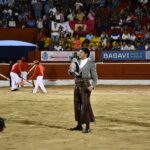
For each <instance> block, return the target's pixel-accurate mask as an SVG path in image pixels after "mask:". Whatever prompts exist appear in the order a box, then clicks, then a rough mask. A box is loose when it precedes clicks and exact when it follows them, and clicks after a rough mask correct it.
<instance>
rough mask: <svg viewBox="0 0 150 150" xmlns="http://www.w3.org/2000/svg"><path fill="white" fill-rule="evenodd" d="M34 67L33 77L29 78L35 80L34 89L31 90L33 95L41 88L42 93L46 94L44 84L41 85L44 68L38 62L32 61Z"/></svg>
mask: <svg viewBox="0 0 150 150" xmlns="http://www.w3.org/2000/svg"><path fill="white" fill-rule="evenodd" d="M34 65H35V68H34V72H33V75H32V76H31V78H30V79H32V80H33V79H36V82H35V87H34V89H33V93H34V94H35V93H36V92H37V90H38V88H39V87H40V88H41V90H42V91H43V93H47V90H46V88H45V87H44V84H43V76H44V71H45V68H44V66H43V65H41V64H40V62H39V61H38V60H35V61H34Z"/></svg>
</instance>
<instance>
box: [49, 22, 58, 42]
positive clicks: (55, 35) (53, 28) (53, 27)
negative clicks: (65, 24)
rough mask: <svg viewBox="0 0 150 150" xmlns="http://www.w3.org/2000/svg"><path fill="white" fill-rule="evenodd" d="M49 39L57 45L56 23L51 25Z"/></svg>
mask: <svg viewBox="0 0 150 150" xmlns="http://www.w3.org/2000/svg"><path fill="white" fill-rule="evenodd" d="M51 30H52V31H51V38H52V42H54V43H57V42H58V39H59V26H58V24H57V23H56V22H53V23H52V28H51Z"/></svg>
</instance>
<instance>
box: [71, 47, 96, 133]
mask: <svg viewBox="0 0 150 150" xmlns="http://www.w3.org/2000/svg"><path fill="white" fill-rule="evenodd" d="M89 55H90V50H89V49H88V48H81V50H80V54H79V57H80V60H79V61H78V63H76V65H72V63H73V62H72V63H71V66H70V68H69V72H70V74H71V75H72V74H73V75H74V76H75V88H74V111H75V120H76V121H77V126H76V127H74V128H71V129H70V130H71V131H77V130H79V131H80V130H81V131H82V130H83V133H89V132H90V131H91V130H90V122H95V118H94V114H93V110H92V107H91V104H90V95H91V92H92V90H93V89H94V88H95V86H96V84H97V72H96V66H95V63H94V62H92V61H91V60H89ZM75 62H76V61H75ZM72 66H73V68H71V67H72ZM75 66H76V69H74V67H75ZM73 72H74V73H73ZM90 80H92V83H90ZM83 124H85V125H86V126H85V129H83V128H82V125H83Z"/></svg>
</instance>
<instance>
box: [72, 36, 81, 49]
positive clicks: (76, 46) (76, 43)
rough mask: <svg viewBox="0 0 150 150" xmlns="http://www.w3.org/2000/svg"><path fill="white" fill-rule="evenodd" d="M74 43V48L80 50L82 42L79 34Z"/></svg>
mask: <svg viewBox="0 0 150 150" xmlns="http://www.w3.org/2000/svg"><path fill="white" fill-rule="evenodd" d="M72 43H73V49H74V50H80V48H81V45H82V43H81V41H80V38H79V36H76V37H75V39H74V40H73V41H72Z"/></svg>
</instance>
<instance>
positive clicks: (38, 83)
mask: <svg viewBox="0 0 150 150" xmlns="http://www.w3.org/2000/svg"><path fill="white" fill-rule="evenodd" d="M39 87H40V88H41V90H42V91H43V93H47V90H46V88H45V87H44V84H43V76H38V77H37V78H36V81H35V87H34V89H33V93H36V92H37V90H38V88H39Z"/></svg>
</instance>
